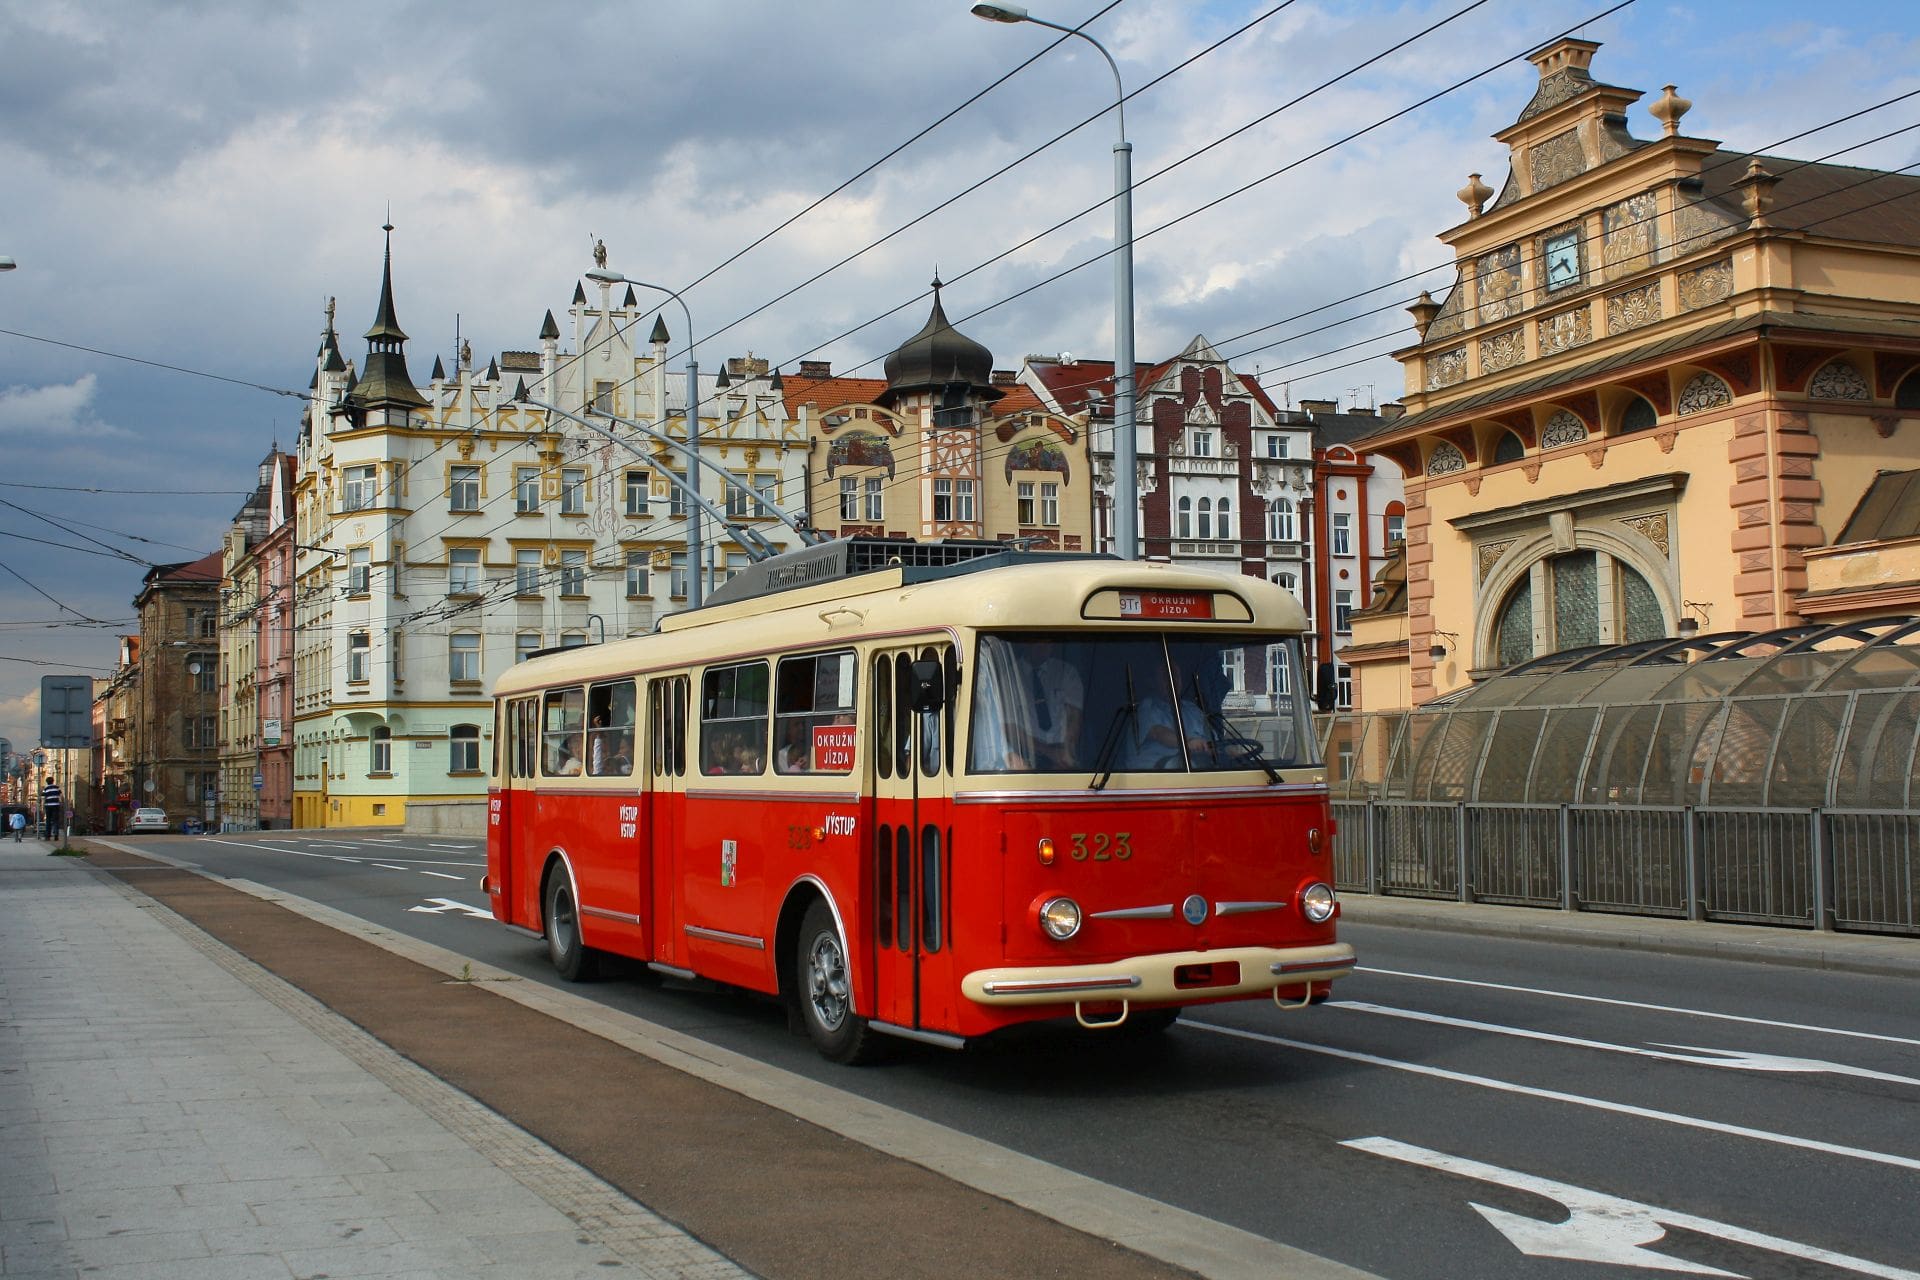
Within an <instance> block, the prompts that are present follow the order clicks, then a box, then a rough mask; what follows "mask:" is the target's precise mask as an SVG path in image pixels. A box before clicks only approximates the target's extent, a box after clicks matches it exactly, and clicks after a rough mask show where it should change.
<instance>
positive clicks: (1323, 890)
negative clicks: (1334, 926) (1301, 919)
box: [1300, 880, 1334, 924]
mask: <svg viewBox="0 0 1920 1280" xmlns="http://www.w3.org/2000/svg"><path fill="white" fill-rule="evenodd" d="M1333 906H1334V899H1333V886H1332V885H1329V884H1327V883H1326V882H1325V881H1321V880H1316V881H1314V882H1313V883H1312V884H1310V885H1308V886H1307V887H1306V888H1304V889H1302V890H1301V891H1300V914H1301V915H1303V916H1305V917H1306V918H1307V919H1309V920H1311V921H1312V922H1313V923H1315V924H1325V923H1326V922H1327V921H1328V920H1329V919H1331V918H1332V917H1333Z"/></svg>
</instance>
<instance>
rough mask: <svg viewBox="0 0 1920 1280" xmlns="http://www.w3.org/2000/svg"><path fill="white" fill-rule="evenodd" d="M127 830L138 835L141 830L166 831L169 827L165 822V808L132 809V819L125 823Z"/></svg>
mask: <svg viewBox="0 0 1920 1280" xmlns="http://www.w3.org/2000/svg"><path fill="white" fill-rule="evenodd" d="M127 830H128V831H130V832H132V833H133V834H134V835H139V834H140V833H141V832H142V831H160V832H165V831H168V830H170V828H169V826H168V824H167V811H166V810H165V809H147V808H142V809H135V810H134V811H133V821H132V822H130V823H128V824H127Z"/></svg>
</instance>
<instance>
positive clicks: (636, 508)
mask: <svg viewBox="0 0 1920 1280" xmlns="http://www.w3.org/2000/svg"><path fill="white" fill-rule="evenodd" d="M651 483H652V477H650V476H648V475H647V473H646V472H645V471H629V472H627V475H626V493H627V514H628V515H630V516H644V515H646V514H648V512H647V496H648V494H649V492H650V490H649V485H650V484H651Z"/></svg>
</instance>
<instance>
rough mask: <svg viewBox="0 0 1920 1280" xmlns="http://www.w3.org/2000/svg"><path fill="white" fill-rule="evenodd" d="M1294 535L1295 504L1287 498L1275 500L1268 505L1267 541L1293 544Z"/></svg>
mask: <svg viewBox="0 0 1920 1280" xmlns="http://www.w3.org/2000/svg"><path fill="white" fill-rule="evenodd" d="M1293 535H1294V523H1293V502H1292V500H1290V499H1287V498H1275V499H1274V500H1273V501H1272V502H1270V503H1268V504H1267V541H1269V542H1292V541H1293V540H1294V537H1293Z"/></svg>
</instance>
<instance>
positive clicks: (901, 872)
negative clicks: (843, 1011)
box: [849, 644, 955, 1031]
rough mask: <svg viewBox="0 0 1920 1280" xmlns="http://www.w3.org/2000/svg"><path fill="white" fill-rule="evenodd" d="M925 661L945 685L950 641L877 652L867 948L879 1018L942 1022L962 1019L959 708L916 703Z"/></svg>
mask: <svg viewBox="0 0 1920 1280" xmlns="http://www.w3.org/2000/svg"><path fill="white" fill-rule="evenodd" d="M916 662H918V663H920V664H922V665H921V666H920V668H919V674H920V675H921V676H923V677H924V676H925V674H926V673H927V671H928V670H929V668H928V667H927V666H926V665H925V664H929V663H930V664H934V665H933V667H932V669H933V670H935V671H937V672H939V673H940V674H939V678H938V684H939V686H940V687H941V688H942V689H943V690H944V689H950V688H951V687H952V680H951V671H952V659H951V647H950V646H948V645H944V644H942V645H923V646H919V647H917V648H913V649H897V650H891V651H888V652H884V653H880V654H876V655H875V657H874V660H873V675H872V680H871V682H870V683H869V685H868V688H869V689H871V690H872V698H873V711H874V714H873V717H872V720H871V723H870V725H869V728H868V734H869V742H868V747H869V749H868V752H867V759H868V760H869V761H870V762H871V763H870V766H869V767H870V769H871V770H872V785H873V798H874V814H873V821H872V822H871V823H869V824H868V830H869V831H870V832H871V840H870V841H869V845H868V848H869V854H870V856H871V858H872V860H873V864H872V869H873V878H872V884H873V896H872V910H871V911H870V912H869V913H868V914H867V920H866V924H867V942H868V947H867V952H868V954H869V955H870V956H871V957H872V972H873V991H874V1014H873V1016H874V1019H875V1020H876V1021H879V1022H885V1023H891V1024H892V1025H894V1026H898V1027H909V1028H913V1029H916V1030H920V1029H924V1030H934V1031H939V1030H947V1029H951V1028H952V1027H953V1025H954V1008H953V1002H954V990H955V982H954V979H953V974H952V968H953V966H952V962H951V960H950V956H951V955H952V942H951V939H950V938H949V937H948V925H949V918H950V913H949V911H948V908H947V899H948V891H949V888H950V886H951V885H952V883H953V878H952V877H953V871H952V850H951V848H950V847H949V846H950V844H951V832H952V829H953V824H952V821H951V819H950V817H949V808H950V806H949V804H948V797H949V795H950V793H951V778H952V771H951V768H950V763H949V759H948V758H949V756H950V755H951V754H952V751H953V710H952V708H951V707H950V706H948V705H946V699H945V698H942V699H941V705H939V706H937V707H933V708H931V709H916V702H920V703H922V704H924V703H925V701H926V700H927V699H926V697H925V696H924V691H925V688H926V685H925V681H924V680H917V679H916V671H915V664H916ZM849 927H851V926H849Z"/></svg>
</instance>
